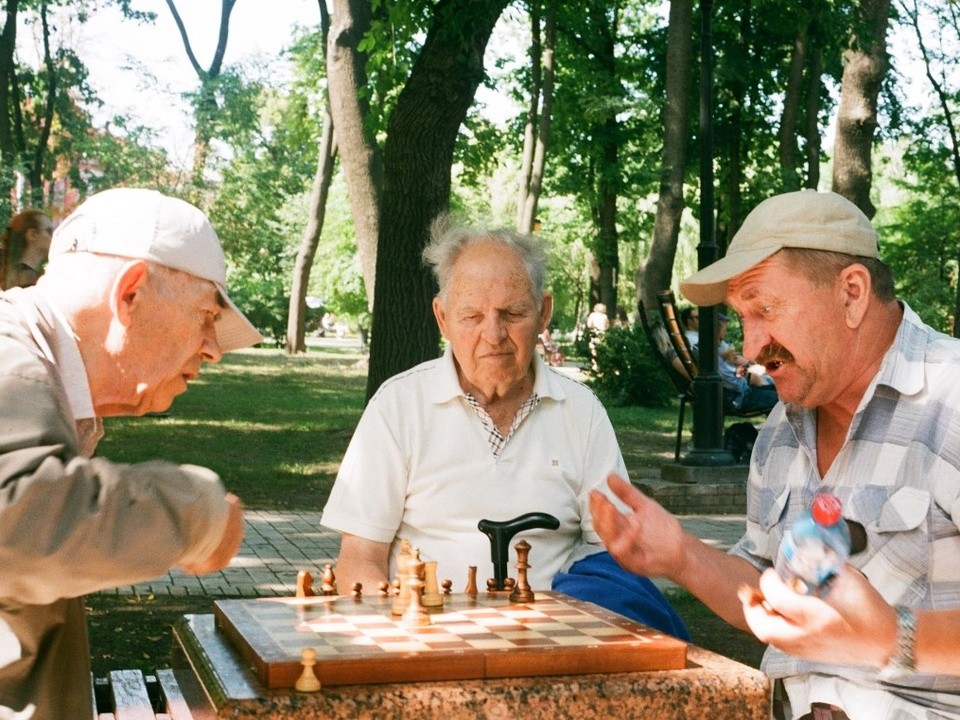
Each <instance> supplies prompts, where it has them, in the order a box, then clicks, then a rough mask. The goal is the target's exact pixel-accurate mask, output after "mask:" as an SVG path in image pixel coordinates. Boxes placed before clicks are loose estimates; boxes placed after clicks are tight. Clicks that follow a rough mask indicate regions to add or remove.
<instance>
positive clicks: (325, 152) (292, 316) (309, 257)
mask: <svg viewBox="0 0 960 720" xmlns="http://www.w3.org/2000/svg"><path fill="white" fill-rule="evenodd" d="M318 5H319V6H320V33H321V37H322V38H323V45H322V47H324V48H326V47H327V38H328V37H329V34H330V13H329V12H328V11H327V4H326V0H320V1H319V3H318ZM336 153H337V146H336V141H335V140H334V132H333V117H332V116H331V114H330V97H329V94H328V96H327V104H326V107H325V108H324V114H323V134H322V135H321V137H320V146H319V148H318V154H317V172H316V174H315V175H314V176H313V187H312V188H311V190H310V206H309V212H310V215H309V217H308V218H307V226H306V228H304V231H303V238H302V239H301V240H300V248H299V249H298V250H297V259H296V261H295V262H294V266H293V285H292V287H291V288H290V308H289V310H288V312H287V341H286V351H287V354H288V355H295V354H297V353H303V352H306V351H307V340H306V314H307V288H308V287H309V284H310V270H311V268H312V267H313V259H314V257H315V256H316V254H317V246H318V245H319V243H320V233H321V232H322V231H323V221H324V218H325V216H326V212H327V196H328V194H329V192H330V183H331V181H332V180H333V168H334V165H335V161H336Z"/></svg>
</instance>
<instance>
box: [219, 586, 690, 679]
mask: <svg viewBox="0 0 960 720" xmlns="http://www.w3.org/2000/svg"><path fill="white" fill-rule="evenodd" d="M391 604H392V600H391V599H390V598H381V597H376V596H374V597H363V598H362V599H355V598H352V597H346V596H340V597H310V598H261V599H256V600H218V601H217V602H216V603H215V605H214V615H215V617H216V623H217V627H218V628H219V629H220V630H221V631H222V632H223V633H224V634H225V635H226V636H227V637H228V638H229V639H230V641H231V642H232V643H233V645H234V647H236V648H237V650H238V651H239V652H240V654H241V655H242V656H243V657H244V658H245V660H246V661H247V662H249V663H250V664H251V666H252V667H253V669H254V670H255V672H256V674H257V676H258V678H259V680H260V682H261V683H263V684H264V685H265V686H267V687H268V688H289V687H293V685H294V683H295V682H296V680H297V677H298V676H299V675H300V673H301V671H302V666H301V664H300V653H301V651H302V650H303V649H304V648H306V647H312V648H315V649H316V651H317V664H316V666H315V668H314V670H315V672H316V675H317V677H318V678H319V679H320V682H321V684H322V685H366V684H375V683H388V682H418V681H431V680H468V679H478V678H496V677H527V676H535V675H582V674H591V673H615V672H630V671H637V670H676V669H680V668H683V667H685V666H686V647H687V646H686V643H684V642H682V641H680V640H677V639H676V638H673V637H670V636H668V635H663V634H662V633H660V632H659V631H656V630H652V629H650V628H647V627H645V626H643V625H639V624H637V623H635V622H633V621H632V620H629V619H628V618H625V617H622V616H620V615H617V614H615V613H612V612H608V611H607V610H604V609H603V608H601V607H598V606H597V605H594V604H592V603H587V602H582V601H579V600H574V599H573V598H570V597H567V596H565V595H562V594H560V593H554V592H546V591H539V592H537V595H536V600H534V601H533V602H531V603H511V602H510V600H509V597H508V593H502V592H501V593H495V592H494V593H488V592H481V593H480V594H479V596H478V597H470V596H467V595H457V594H454V595H447V596H446V598H445V604H444V607H443V609H442V610H441V611H439V612H437V613H435V614H432V615H431V620H432V622H431V624H430V625H427V626H423V627H414V628H410V627H405V626H404V625H403V624H402V623H401V622H400V618H398V617H395V616H392V615H391V614H390V608H391Z"/></svg>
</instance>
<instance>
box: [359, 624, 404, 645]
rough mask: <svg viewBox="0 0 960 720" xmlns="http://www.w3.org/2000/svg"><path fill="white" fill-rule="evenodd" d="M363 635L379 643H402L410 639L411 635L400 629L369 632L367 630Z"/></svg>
mask: <svg viewBox="0 0 960 720" xmlns="http://www.w3.org/2000/svg"><path fill="white" fill-rule="evenodd" d="M363 634H364V635H366V636H367V637H371V638H373V639H375V640H376V641H377V642H400V641H402V640H409V639H410V634H409V633H405V632H404V631H403V630H401V629H400V628H398V627H388V628H370V629H369V630H365V631H364V633H363Z"/></svg>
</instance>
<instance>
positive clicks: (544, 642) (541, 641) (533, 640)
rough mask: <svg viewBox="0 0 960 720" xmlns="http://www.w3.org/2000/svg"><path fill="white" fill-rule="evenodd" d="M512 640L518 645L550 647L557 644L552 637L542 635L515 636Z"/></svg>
mask: <svg viewBox="0 0 960 720" xmlns="http://www.w3.org/2000/svg"><path fill="white" fill-rule="evenodd" d="M511 642H512V643H513V644H514V645H515V646H516V647H549V646H551V645H556V644H557V643H555V642H554V641H553V640H552V639H550V638H548V637H543V636H542V635H527V636H525V637H518V638H513V639H512V640H511Z"/></svg>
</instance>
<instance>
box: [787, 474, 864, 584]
mask: <svg viewBox="0 0 960 720" xmlns="http://www.w3.org/2000/svg"><path fill="white" fill-rule="evenodd" d="M842 512H843V505H842V503H841V502H840V499H839V498H838V497H837V496H836V495H832V494H831V493H827V492H821V493H819V494H818V495H817V496H816V497H814V499H813V502H812V503H810V508H809V509H808V510H805V511H804V512H803V513H802V514H801V515H800V517H798V518H797V519H796V520H794V522H793V524H792V525H791V526H790V527H789V528H787V531H786V532H785V533H784V535H783V541H782V542H781V543H780V551H779V552H778V553H777V563H776V568H777V572H778V573H779V575H780V577H781V578H782V579H783V581H784V582H785V583H787V584H788V585H790V586H791V587H792V588H793V589H794V590H796V591H797V592H799V593H802V594H804V595H810V594H812V595H823V594H825V593H826V589H827V586H828V584H829V582H830V580H832V579H833V578H834V577H835V576H836V575H837V573H839V572H840V568H842V567H843V564H844V563H845V562H846V561H847V558H848V557H850V530H849V529H848V528H847V523H846V521H845V520H844V519H843V515H842Z"/></svg>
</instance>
